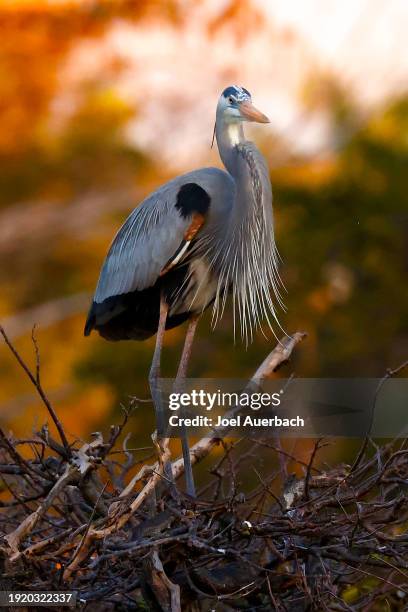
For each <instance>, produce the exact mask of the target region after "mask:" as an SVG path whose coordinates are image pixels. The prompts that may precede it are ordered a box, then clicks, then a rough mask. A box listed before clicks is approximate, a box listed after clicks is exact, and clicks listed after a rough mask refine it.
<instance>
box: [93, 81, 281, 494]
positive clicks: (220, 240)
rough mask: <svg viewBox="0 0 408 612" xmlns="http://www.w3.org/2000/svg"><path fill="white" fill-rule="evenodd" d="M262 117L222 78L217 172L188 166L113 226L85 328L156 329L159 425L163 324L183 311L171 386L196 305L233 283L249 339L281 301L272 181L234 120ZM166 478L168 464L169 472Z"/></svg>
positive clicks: (111, 335) (114, 336) (214, 300)
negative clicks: (180, 346) (182, 330)
mask: <svg viewBox="0 0 408 612" xmlns="http://www.w3.org/2000/svg"><path fill="white" fill-rule="evenodd" d="M244 121H257V122H259V123H267V122H268V119H267V117H265V115H263V114H262V113H261V112H260V111H258V110H257V109H256V108H255V107H254V106H252V103H251V96H250V94H249V92H248V90H246V89H244V88H242V87H236V86H231V87H227V88H226V89H225V90H224V91H223V93H222V94H221V97H220V99H219V101H218V105H217V113H216V127H215V133H216V137H217V144H218V150H219V153H220V156H221V159H222V161H223V163H224V166H225V168H226V171H224V170H219V169H218V168H202V169H201V170H195V171H194V172H189V173H187V174H184V175H182V176H179V177H177V178H175V179H173V180H172V181H170V182H168V183H166V184H165V185H163V186H162V187H160V188H159V189H157V191H155V192H154V193H152V195H150V196H149V197H148V198H146V199H145V200H144V201H143V202H142V203H141V204H140V205H139V206H138V207H137V208H136V209H135V210H134V211H133V212H132V213H131V214H130V216H129V217H128V219H127V220H126V221H125V223H124V225H123V226H122V227H121V229H120V230H119V232H118V234H117V235H116V237H115V239H114V240H113V243H112V245H111V247H110V249H109V253H108V255H107V257H106V259H105V262H104V264H103V267H102V270H101V274H100V277H99V282H98V286H97V288H96V292H95V296H94V300H93V303H92V306H91V309H90V311H89V314H88V319H87V322H86V325H85V335H89V334H90V332H91V331H92V329H96V330H97V331H98V332H99V333H100V334H101V336H103V337H104V338H107V339H108V340H127V339H136V340H142V339H144V338H148V337H150V336H152V335H154V334H156V332H157V336H156V347H155V351H154V356H153V361H152V366H151V370H150V377H149V381H150V388H151V392H152V398H153V401H154V405H155V409H156V413H157V420H158V429H163V428H162V427H161V424H163V421H162V415H163V411H162V407H161V394H160V389H159V387H158V378H159V375H160V355H161V347H162V341H163V335H164V331H165V329H169V328H171V327H175V326H176V325H179V324H181V323H183V322H184V321H186V320H187V319H189V327H188V329H187V333H186V340H185V344H184V349H183V353H182V357H181V360H180V364H179V368H178V372H177V378H176V383H175V389H177V390H179V389H180V385H181V381H182V380H183V379H184V377H185V376H186V370H187V364H188V360H189V356H190V351H191V346H192V341H193V337H194V332H195V328H196V324H197V319H198V317H199V316H200V314H201V313H202V312H203V311H204V310H205V309H206V308H207V307H208V306H209V305H210V304H213V322H214V323H215V322H216V321H217V320H218V319H219V317H220V316H221V315H222V313H223V311H224V307H225V303H226V298H227V295H228V294H229V293H230V292H232V302H233V309H234V331H235V321H236V318H237V317H236V315H238V318H239V320H240V323H241V331H242V335H243V336H244V337H245V338H246V339H248V338H249V337H251V336H252V333H253V330H254V328H255V327H256V326H258V325H259V324H260V323H261V321H262V320H264V319H266V320H267V322H268V324H269V326H270V327H271V328H272V320H271V319H274V320H275V321H276V322H277V317H276V311H275V304H274V302H273V299H272V298H273V296H274V297H275V298H276V299H277V301H278V302H280V297H279V291H278V287H279V282H280V281H279V276H278V271H277V259H278V257H277V250H276V246H275V239H274V229H273V216H272V189H271V183H270V179H269V171H268V167H267V164H266V162H265V160H264V158H263V157H262V155H261V154H260V152H259V151H258V149H257V148H256V146H255V145H254V144H253V143H252V142H249V141H247V140H246V139H245V136H244V130H243V127H242V125H243V122H244ZM182 445H183V456H184V465H185V473H186V483H187V491H188V492H189V493H190V494H191V495H194V480H193V474H192V468H191V458H190V451H189V446H188V440H187V436H186V435H183V437H182ZM169 477H170V478H171V472H170V474H169Z"/></svg>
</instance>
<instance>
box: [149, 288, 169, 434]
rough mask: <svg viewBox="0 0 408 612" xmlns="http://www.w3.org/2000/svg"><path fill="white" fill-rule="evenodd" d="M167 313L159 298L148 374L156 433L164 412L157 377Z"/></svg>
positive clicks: (162, 422)
mask: <svg viewBox="0 0 408 612" xmlns="http://www.w3.org/2000/svg"><path fill="white" fill-rule="evenodd" d="M168 311H169V306H168V304H167V302H166V301H165V299H164V298H163V296H161V297H160V316H159V325H158V328H157V334H156V345H155V347H154V354H153V359H152V364H151V366H150V372H149V385H150V393H151V395H152V400H153V405H154V410H155V412H156V427H157V430H158V431H162V432H163V431H164V429H165V427H164V412H163V403H162V398H161V392H160V387H159V383H158V381H159V377H160V360H161V352H162V347H163V338H164V332H165V331H166V320H167V314H168Z"/></svg>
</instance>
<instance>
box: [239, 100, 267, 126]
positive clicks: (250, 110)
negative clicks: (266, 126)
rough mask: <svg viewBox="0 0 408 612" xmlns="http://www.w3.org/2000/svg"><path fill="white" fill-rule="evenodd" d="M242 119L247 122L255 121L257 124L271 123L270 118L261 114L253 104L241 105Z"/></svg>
mask: <svg viewBox="0 0 408 612" xmlns="http://www.w3.org/2000/svg"><path fill="white" fill-rule="evenodd" d="M239 112H240V113H241V117H242V118H243V119H246V120H247V121H255V122H256V123H270V121H269V119H268V117H267V116H266V115H264V114H263V113H261V111H259V110H258V109H257V108H255V106H253V105H252V104H251V102H248V101H245V102H241V103H240V105H239Z"/></svg>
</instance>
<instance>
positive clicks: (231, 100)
mask: <svg viewBox="0 0 408 612" xmlns="http://www.w3.org/2000/svg"><path fill="white" fill-rule="evenodd" d="M228 100H229V102H230V104H234V102H235V100H234V98H233V97H232V96H230V97H229V98H228Z"/></svg>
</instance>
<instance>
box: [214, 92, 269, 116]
mask: <svg viewBox="0 0 408 612" xmlns="http://www.w3.org/2000/svg"><path fill="white" fill-rule="evenodd" d="M217 115H218V116H222V118H223V120H224V121H227V122H228V123H237V122H241V121H255V122H256V123H269V119H268V117H266V115H264V114H263V113H261V111H259V110H258V109H257V108H255V106H253V104H252V99H251V94H250V93H249V91H248V90H247V89H245V88H244V87H238V86H237V85H231V86H230V87H227V88H226V89H224V91H223V92H222V94H221V96H220V99H219V101H218V106H217Z"/></svg>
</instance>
